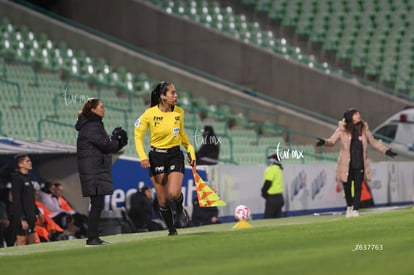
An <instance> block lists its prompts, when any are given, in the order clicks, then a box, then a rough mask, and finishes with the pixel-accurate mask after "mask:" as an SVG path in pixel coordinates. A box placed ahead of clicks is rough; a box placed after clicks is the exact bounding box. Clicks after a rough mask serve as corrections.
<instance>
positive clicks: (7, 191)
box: [0, 182, 16, 247]
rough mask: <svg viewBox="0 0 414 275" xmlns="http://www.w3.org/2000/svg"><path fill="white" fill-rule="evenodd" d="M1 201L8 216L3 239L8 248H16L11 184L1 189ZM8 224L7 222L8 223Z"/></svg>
mask: <svg viewBox="0 0 414 275" xmlns="http://www.w3.org/2000/svg"><path fill="white" fill-rule="evenodd" d="M0 194H1V195H0V201H1V202H3V206H4V207H5V211H6V214H7V216H8V221H9V222H8V224H9V225H8V227H3V237H4V241H5V242H6V245H7V246H8V247H10V246H14V245H15V243H16V229H15V227H14V226H13V224H12V217H11V197H12V195H11V182H8V183H6V184H5V185H3V187H2V188H1V193H0ZM6 223H7V222H6Z"/></svg>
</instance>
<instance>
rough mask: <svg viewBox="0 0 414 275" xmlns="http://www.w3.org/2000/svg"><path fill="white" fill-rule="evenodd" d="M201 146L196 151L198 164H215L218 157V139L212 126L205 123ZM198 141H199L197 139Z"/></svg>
mask: <svg viewBox="0 0 414 275" xmlns="http://www.w3.org/2000/svg"><path fill="white" fill-rule="evenodd" d="M202 135H203V138H202V142H201V146H200V148H199V149H198V151H197V152H196V158H197V164H198V165H215V164H217V162H218V159H219V153H220V140H219V138H218V137H217V136H216V134H215V133H214V129H213V127H212V126H209V125H206V126H204V129H203V131H202ZM198 142H199V141H198Z"/></svg>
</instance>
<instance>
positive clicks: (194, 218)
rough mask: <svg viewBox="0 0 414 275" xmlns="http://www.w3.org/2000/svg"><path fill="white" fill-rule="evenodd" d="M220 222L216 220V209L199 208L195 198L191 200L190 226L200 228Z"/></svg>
mask: <svg viewBox="0 0 414 275" xmlns="http://www.w3.org/2000/svg"><path fill="white" fill-rule="evenodd" d="M218 223H221V221H220V220H219V219H218V208H217V207H215V206H213V207H200V206H199V204H198V199H197V197H195V198H194V200H193V214H192V215H191V222H190V226H201V225H209V224H218Z"/></svg>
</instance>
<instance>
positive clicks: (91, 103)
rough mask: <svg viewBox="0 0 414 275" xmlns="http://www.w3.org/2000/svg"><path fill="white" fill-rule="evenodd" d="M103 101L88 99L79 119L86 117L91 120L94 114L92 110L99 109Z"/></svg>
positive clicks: (93, 98)
mask: <svg viewBox="0 0 414 275" xmlns="http://www.w3.org/2000/svg"><path fill="white" fill-rule="evenodd" d="M100 102H101V100H100V99H99V98H96V97H91V98H88V100H86V101H85V103H84V104H83V106H82V109H81V110H80V111H79V113H78V117H79V116H81V115H84V116H85V117H86V118H90V117H91V115H92V114H93V112H92V109H95V108H96V107H98V105H99V103H100Z"/></svg>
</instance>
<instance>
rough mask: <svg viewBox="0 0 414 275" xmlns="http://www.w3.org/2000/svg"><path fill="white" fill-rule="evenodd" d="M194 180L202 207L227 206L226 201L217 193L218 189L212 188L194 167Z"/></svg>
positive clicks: (199, 203)
mask: <svg viewBox="0 0 414 275" xmlns="http://www.w3.org/2000/svg"><path fill="white" fill-rule="evenodd" d="M193 176H194V182H195V185H196V192H197V198H198V205H199V206H200V207H212V206H225V205H226V203H225V202H224V201H222V200H221V199H220V197H219V196H218V195H217V193H216V192H217V191H216V190H214V189H213V188H211V187H210V186H209V185H208V184H207V183H206V182H205V181H204V180H203V179H202V178H201V177H200V175H199V174H198V173H197V170H196V168H195V167H193Z"/></svg>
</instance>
